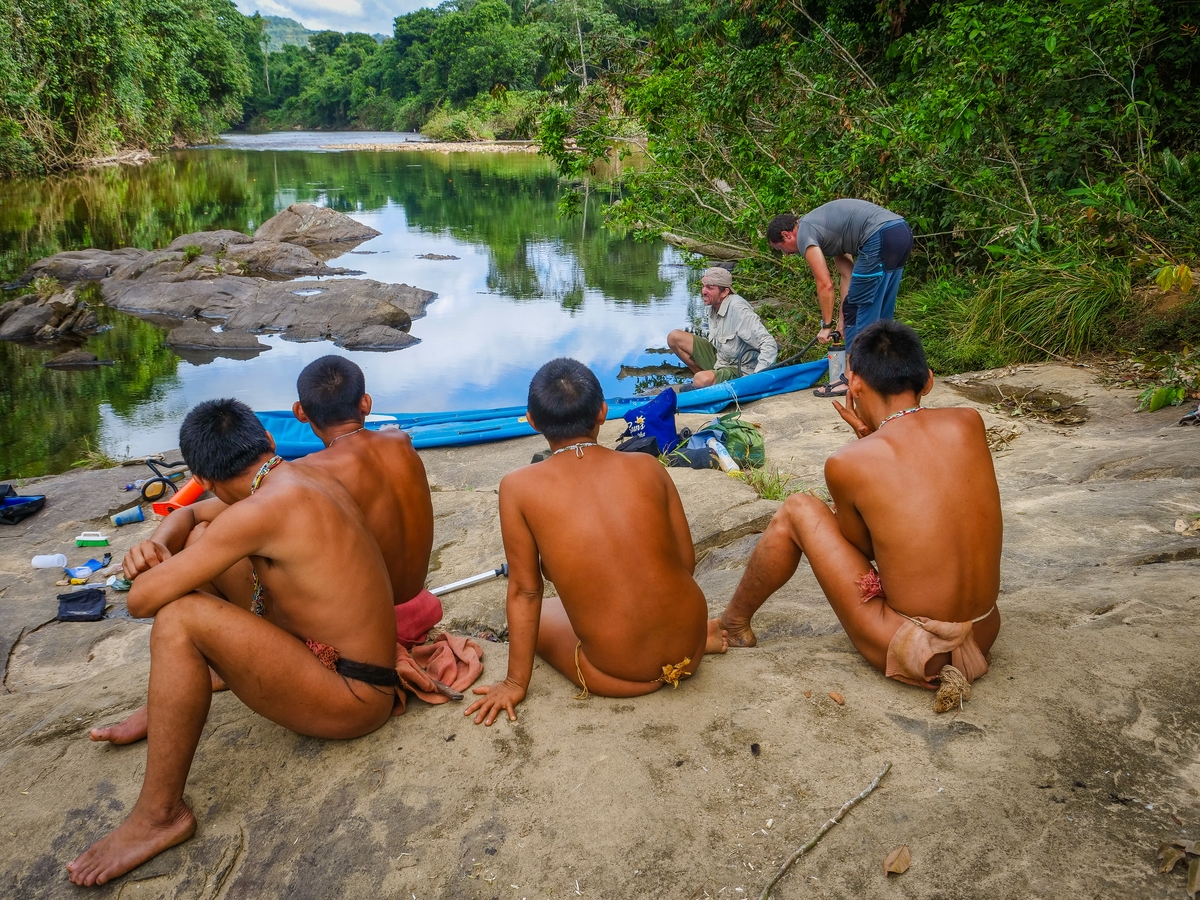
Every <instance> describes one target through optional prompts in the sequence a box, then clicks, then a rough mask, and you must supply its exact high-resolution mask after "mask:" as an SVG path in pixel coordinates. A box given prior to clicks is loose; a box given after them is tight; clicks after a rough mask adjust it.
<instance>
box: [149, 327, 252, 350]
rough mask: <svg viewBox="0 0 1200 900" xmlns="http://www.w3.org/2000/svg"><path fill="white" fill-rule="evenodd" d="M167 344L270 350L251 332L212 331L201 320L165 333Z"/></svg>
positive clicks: (207, 348)
mask: <svg viewBox="0 0 1200 900" xmlns="http://www.w3.org/2000/svg"><path fill="white" fill-rule="evenodd" d="M166 343H167V346H168V347H175V348H178V349H181V350H238V351H247V350H249V351H252V352H254V353H259V352H261V351H263V350H270V349H271V346H270V345H269V344H264V343H263V342H262V341H260V340H259V339H258V338H256V337H255V336H254V335H252V334H247V333H246V332H244V331H214V330H213V329H212V328H211V327H209V326H208V325H205V324H204V323H203V322H184V323H183V324H182V325H180V326H179V327H178V328H172V329H171V331H170V333H168V334H167V341H166Z"/></svg>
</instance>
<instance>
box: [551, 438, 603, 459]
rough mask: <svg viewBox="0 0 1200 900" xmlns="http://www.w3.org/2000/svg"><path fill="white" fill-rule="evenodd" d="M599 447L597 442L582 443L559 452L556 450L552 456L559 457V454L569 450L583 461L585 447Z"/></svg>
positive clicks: (559, 449)
mask: <svg viewBox="0 0 1200 900" xmlns="http://www.w3.org/2000/svg"><path fill="white" fill-rule="evenodd" d="M599 446H600V445H599V444H597V443H596V442H595V441H580V442H579V443H578V444H571V445H570V446H569V447H559V448H558V449H557V450H555V451H554V452H553V453H551V454H550V455H551V456H558V454H560V453H563V452H565V451H567V450H574V451H575V456H576V457H578V458H579V459H583V448H584V447H599Z"/></svg>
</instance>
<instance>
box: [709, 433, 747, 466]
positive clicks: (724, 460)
mask: <svg viewBox="0 0 1200 900" xmlns="http://www.w3.org/2000/svg"><path fill="white" fill-rule="evenodd" d="M704 446H705V447H707V448H708V449H709V450H711V451H712V452H713V453H715V454H717V465H719V466H720V467H721V471H722V472H724V473H725V474H726V475H733V474H734V473H736V472H740V471H742V469H741V466H739V465H738V464H737V463H736V462H735V461H734V459H733V457H732V456H730V455H729V451H728V450H726V449H725V445H724V444H722V443H721V442H720V441H718V440H717V439H716V438H715V437H711V438H709V439H708V440H707V441H705V442H704Z"/></svg>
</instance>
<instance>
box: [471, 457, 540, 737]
mask: <svg viewBox="0 0 1200 900" xmlns="http://www.w3.org/2000/svg"><path fill="white" fill-rule="evenodd" d="M508 480H509V479H508V478H505V479H504V480H502V481H501V482H500V532H501V534H502V535H503V538H504V556H505V559H506V560H507V561H508V598H507V600H506V603H505V608H506V612H507V616H508V677H507V678H505V679H504V681H501V682H499V683H498V684H491V685H484V686H482V687H477V688H475V693H476V694H482V695H483V696H482V697H481V698H480V699H478V700H476V701H475V702H474V703H472V704H471V705H470V706H469V707H467V709H466V710H465V711H464V713H463V715H466V716H469V715H471V713H473V712H478V715H476V716H475V724H476V725H479V724H483V725H491V724H492V723H493V722H494V721H496V716H498V715H499V714H500V712H501V710H503V711H505V712H507V713H508V719H509V721H510V722H515V721H516V720H517V714H516V710H515V707H516V705H517V704H518V703H520V702H521V701H522V700H524V699H525V693H526V691H527V690H528V688H529V680H530V679H531V678H532V677H533V657H534V654H535V653H536V652H537V639H538V625H539V623H540V622H541V617H542V591H543V590H544V588H545V582H544V581H543V580H542V569H541V565H540V562H539V556H538V549H537V542H536V541H535V540H534V538H533V532H531V531H530V530H529V523H528V522H526V521H525V515H524V513H522V512H521V508H520V500H519V493H520V492H519V489H515V490H514V489H513V487H512V484H511V482H510V483H509V485H508V489H507V490H506V489H505V487H506V486H505V483H504V482H505V481H508ZM514 495H517V496H514Z"/></svg>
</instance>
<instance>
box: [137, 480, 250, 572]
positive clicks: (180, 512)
mask: <svg viewBox="0 0 1200 900" xmlns="http://www.w3.org/2000/svg"><path fill="white" fill-rule="evenodd" d="M227 508H228V507H227V506H226V505H225V504H224V503H222V502H221V501H220V500H218V499H217V498H216V497H213V498H212V499H211V500H201V501H200V502H199V503H193V504H192V505H191V506H185V507H182V508H181V509H177V510H175V511H174V512H173V513H171V514H170V515H169V516H166V517H165V518H164V519H163V520H162V521H161V522H159V523H158V527H157V528H155V529H154V534H152V535H150V537H149V538H148V539H147V540H144V541H139V542H138V543H136V544H134V545H133V546H132V547H130V548H129V552H128V553H126V554H125V559H124V560H122V562H121V569H122V571H123V572H124V573H125V577H126V578H128V579H129V580H130V581H132V580H133V579H134V578H136V577H137V576H138V575H141V574H142V573H143V572H145V571H146V570H147V569H152V568H154V567H155V566H157V565H158V564H159V563H162V562H165V561H166V560H168V559H170V558H171V557H172V556H173V555H174V554H176V553H178V552H179V551H180V550H182V549H183V547H184V545H185V544H186V543H187V539H188V535H190V534H191V533H192V529H193V528H195V527H196V526H197V525H198V524H200V523H201V522H211V521H212V520H213V519H215V518H216V517H217V516H218V515H220V514H221V512H223V511H224V510H225V509H227Z"/></svg>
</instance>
